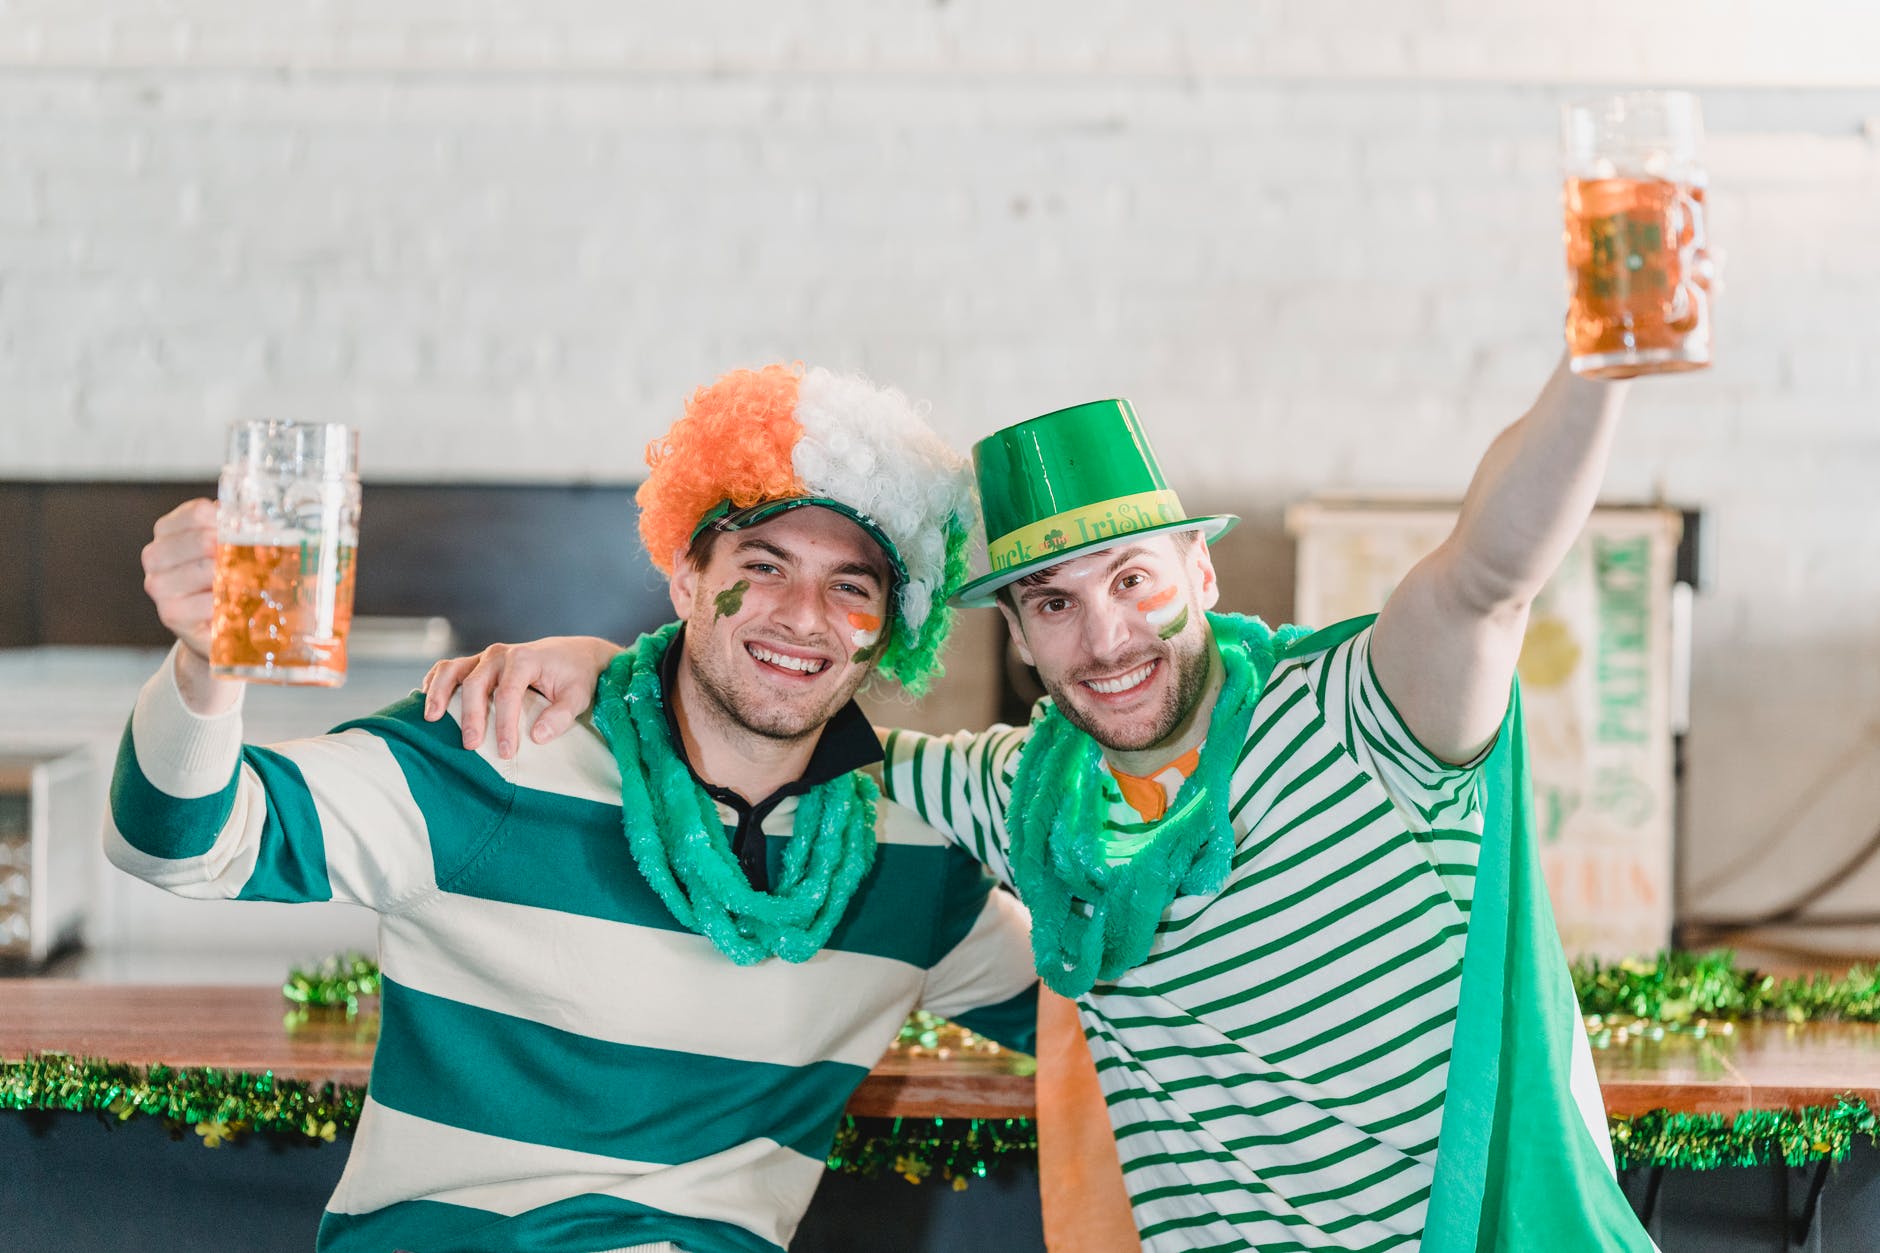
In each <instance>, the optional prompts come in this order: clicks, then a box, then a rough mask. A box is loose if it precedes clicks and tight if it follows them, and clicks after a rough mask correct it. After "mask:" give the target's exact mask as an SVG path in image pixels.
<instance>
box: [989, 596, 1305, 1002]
mask: <svg viewBox="0 0 1880 1253" xmlns="http://www.w3.org/2000/svg"><path fill="white" fill-rule="evenodd" d="M1208 624H1209V626H1210V628H1212V631H1213V634H1214V641H1215V644H1216V645H1217V646H1218V647H1219V649H1220V654H1221V664H1222V667H1223V669H1224V670H1225V677H1224V679H1223V681H1222V684H1221V692H1220V695H1219V696H1218V697H1217V698H1216V700H1215V704H1214V711H1213V715H1212V717H1211V719H1210V721H1209V725H1208V738H1207V741H1206V743H1205V744H1203V745H1202V748H1201V755H1200V761H1199V762H1198V763H1197V764H1196V767H1195V772H1194V773H1193V774H1191V775H1189V776H1188V778H1187V779H1186V780H1185V781H1183V783H1182V786H1181V789H1180V791H1178V792H1177V793H1176V795H1175V801H1174V803H1173V804H1171V805H1170V806H1169V809H1168V812H1167V813H1166V814H1165V815H1163V817H1162V819H1161V821H1160V822H1158V823H1157V824H1156V830H1155V834H1154V835H1153V836H1152V837H1151V839H1150V841H1149V843H1148V844H1147V845H1145V846H1144V847H1143V848H1142V849H1141V850H1140V851H1138V852H1137V853H1135V854H1134V855H1133V856H1132V857H1130V859H1129V860H1128V861H1125V862H1121V863H1119V864H1117V865H1111V864H1110V863H1109V861H1108V860H1107V858H1106V856H1105V848H1104V840H1103V826H1104V823H1105V821H1106V818H1107V815H1106V813H1105V812H1104V808H1105V802H1104V799H1103V788H1102V780H1101V778H1100V771H1101V769H1102V767H1101V765H1100V764H1099V763H1100V761H1101V757H1102V749H1101V748H1099V747H1098V745H1097V742H1096V741H1095V740H1094V739H1092V738H1091V737H1090V736H1089V735H1087V734H1085V733H1084V732H1082V731H1079V730H1078V729H1077V728H1076V727H1073V726H1072V725H1071V724H1070V721H1069V720H1068V719H1067V718H1065V717H1064V715H1063V714H1062V713H1060V712H1059V711H1058V709H1057V707H1056V706H1055V705H1054V704H1052V703H1051V702H1049V701H1046V702H1045V712H1044V714H1043V716H1042V717H1041V718H1040V719H1039V720H1038V721H1037V722H1036V723H1035V724H1034V726H1033V728H1032V733H1031V738H1030V740H1029V741H1028V742H1027V743H1026V745H1025V748H1024V755H1023V756H1022V757H1021V758H1020V760H1019V765H1018V774H1017V776H1016V777H1015V778H1014V779H1013V781H1012V798H1013V803H1012V807H1011V809H1010V810H1009V811H1008V813H1007V818H1006V821H1007V825H1008V827H1009V828H1010V831H1011V836H1012V877H1013V880H1014V881H1015V883H1016V885H1017V887H1018V895H1019V898H1020V899H1021V900H1023V901H1024V902H1025V906H1026V908H1027V909H1029V910H1030V911H1031V945H1032V956H1033V958H1034V959H1035V961H1036V963H1037V968H1038V976H1039V978H1041V979H1043V980H1044V981H1045V983H1046V984H1047V985H1048V986H1049V987H1050V988H1051V989H1052V990H1054V991H1056V992H1057V993H1059V994H1060V995H1062V996H1068V997H1076V996H1079V995H1081V994H1083V993H1085V992H1088V991H1089V990H1090V988H1091V987H1092V985H1094V984H1095V983H1096V981H1097V980H1098V979H1116V978H1119V977H1120V976H1122V974H1123V973H1124V972H1125V971H1128V970H1131V969H1133V968H1135V967H1136V966H1139V965H1141V964H1142V961H1143V959H1144V958H1146V957H1147V956H1148V955H1149V948H1150V946H1151V945H1152V944H1153V943H1154V942H1155V928H1156V924H1157V923H1158V922H1160V921H1161V918H1162V915H1163V913H1164V912H1166V911H1167V909H1168V907H1169V904H1170V903H1171V902H1172V901H1173V900H1174V899H1175V897H1176V896H1178V895H1186V896H1195V895H1209V894H1212V893H1215V892H1218V891H1220V890H1221V889H1222V888H1223V887H1224V886H1226V884H1227V875H1228V871H1229V869H1230V868H1231V866H1232V862H1233V855H1234V824H1233V821H1232V819H1231V818H1230V816H1229V815H1228V812H1227V806H1228V801H1229V795H1228V793H1229V788H1228V779H1229V776H1230V775H1232V773H1233V770H1234V765H1235V763H1236V762H1237V761H1238V760H1239V758H1240V751H1241V749H1242V747H1243V746H1244V744H1245V741H1246V738H1247V728H1248V727H1249V726H1250V725H1251V724H1252V720H1253V707H1254V705H1256V704H1257V703H1258V702H1259V699H1260V693H1261V692H1262V691H1263V690H1264V689H1265V687H1266V679H1267V675H1269V674H1270V673H1272V670H1273V665H1274V663H1275V662H1276V661H1277V660H1278V659H1279V657H1280V655H1281V654H1282V653H1283V652H1284V650H1285V648H1286V646H1287V645H1288V644H1290V643H1291V642H1292V641H1293V640H1295V639H1299V638H1301V637H1303V636H1305V635H1306V634H1307V632H1306V631H1305V630H1304V629H1303V628H1300V627H1282V628H1280V630H1279V631H1277V632H1275V631H1274V630H1272V629H1271V628H1270V627H1268V626H1267V625H1266V624H1265V623H1264V622H1262V621H1260V620H1259V619H1258V618H1247V617H1241V616H1239V615H1237V614H1209V615H1208Z"/></svg>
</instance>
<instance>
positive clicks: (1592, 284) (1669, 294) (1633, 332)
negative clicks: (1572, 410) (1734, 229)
mask: <svg viewBox="0 0 1880 1253" xmlns="http://www.w3.org/2000/svg"><path fill="white" fill-rule="evenodd" d="M1562 131H1563V139H1564V148H1565V158H1566V245H1567V272H1568V287H1569V302H1570V303H1569V306H1568V310H1567V343H1568V348H1569V350H1570V359H1571V363H1572V367H1573V370H1574V372H1575V373H1578V374H1585V375H1588V376H1590V377H1593V378H1631V377H1632V376H1634V375H1638V374H1658V373H1666V372H1670V371H1677V370H1696V369H1701V368H1702V367H1704V366H1706V365H1709V364H1710V279H1711V262H1710V254H1709V252H1708V242H1709V241H1708V223H1707V221H1706V215H1705V206H1704V183H1705V178H1704V171H1703V167H1702V166H1701V165H1700V164H1699V159H1698V147H1699V144H1700V142H1701V132H1702V122H1701V120H1700V118H1699V115H1698V108H1697V99H1696V97H1694V96H1692V95H1691V94H1690V93H1688V92H1682V91H1654V92H1629V93H1625V94H1621V95H1616V96H1609V97H1607V98H1605V99H1603V100H1598V101H1593V102H1590V103H1586V104H1577V105H1569V106H1568V107H1567V109H1566V110H1565V112H1564V114H1563V117H1562Z"/></svg>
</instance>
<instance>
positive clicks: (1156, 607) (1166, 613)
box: [1136, 584, 1188, 640]
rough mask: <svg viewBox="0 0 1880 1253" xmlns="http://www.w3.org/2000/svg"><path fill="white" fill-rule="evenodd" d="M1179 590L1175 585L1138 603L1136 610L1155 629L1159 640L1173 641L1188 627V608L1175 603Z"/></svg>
mask: <svg viewBox="0 0 1880 1253" xmlns="http://www.w3.org/2000/svg"><path fill="white" fill-rule="evenodd" d="M1178 590H1179V589H1178V588H1176V587H1175V585H1174V584H1170V585H1169V586H1167V587H1165V588H1163V589H1162V590H1161V591H1159V592H1157V593H1156V594H1155V595H1153V596H1150V597H1148V598H1146V599H1144V600H1139V601H1137V602H1136V608H1137V609H1139V610H1141V611H1142V613H1143V615H1144V616H1145V617H1147V618H1148V619H1149V625H1150V626H1152V627H1154V628H1155V634H1156V638H1157V639H1164V640H1166V639H1173V638H1174V637H1175V636H1177V635H1180V634H1181V633H1182V628H1183V627H1186V626H1187V625H1188V606H1187V605H1177V604H1176V603H1175V595H1176V593H1177V591H1178Z"/></svg>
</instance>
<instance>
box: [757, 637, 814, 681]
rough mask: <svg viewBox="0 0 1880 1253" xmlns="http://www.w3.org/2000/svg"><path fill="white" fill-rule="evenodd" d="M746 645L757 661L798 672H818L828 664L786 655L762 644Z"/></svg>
mask: <svg viewBox="0 0 1880 1253" xmlns="http://www.w3.org/2000/svg"><path fill="white" fill-rule="evenodd" d="M746 647H747V648H748V649H749V651H750V654H751V656H753V657H755V658H757V659H758V660H759V661H767V662H769V663H770V664H771V665H773V666H780V667H782V668H783V669H785V670H795V671H796V672H798V673H799V674H820V673H821V672H822V671H823V669H824V668H825V667H827V666H828V664H829V663H828V662H826V661H815V660H805V659H804V658H801V657H786V656H784V655H783V654H782V653H773V652H771V651H770V650H769V649H768V648H765V647H764V646H763V645H762V644H750V645H747V646H746Z"/></svg>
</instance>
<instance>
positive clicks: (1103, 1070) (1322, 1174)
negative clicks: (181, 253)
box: [887, 629, 1483, 1253]
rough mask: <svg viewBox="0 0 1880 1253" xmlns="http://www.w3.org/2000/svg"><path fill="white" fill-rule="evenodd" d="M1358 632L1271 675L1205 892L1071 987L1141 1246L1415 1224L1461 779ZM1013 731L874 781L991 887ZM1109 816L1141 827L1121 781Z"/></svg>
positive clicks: (1342, 1244) (1420, 1215) (900, 766)
mask: <svg viewBox="0 0 1880 1253" xmlns="http://www.w3.org/2000/svg"><path fill="white" fill-rule="evenodd" d="M1369 642H1370V631H1369V630H1368V629H1367V630H1365V631H1363V632H1361V633H1359V634H1358V635H1355V636H1353V637H1352V638H1350V639H1348V640H1346V641H1345V642H1344V643H1342V644H1339V645H1337V646H1335V647H1333V648H1331V649H1330V650H1328V651H1324V652H1320V653H1317V654H1314V655H1311V656H1308V657H1304V658H1301V659H1296V660H1287V661H1283V662H1281V663H1280V664H1279V665H1278V666H1277V667H1276V668H1275V670H1274V672H1273V674H1272V675H1271V677H1270V679H1269V681H1268V683H1267V686H1266V689H1265V691H1264V692H1263V693H1262V694H1261V696H1260V698H1259V700H1258V702H1257V704H1256V707H1255V712H1254V715H1253V722H1252V725H1251V728H1250V730H1249V732H1248V736H1247V740H1246V743H1245V744H1244V745H1243V746H1242V749H1241V753H1240V759H1239V762H1238V764H1237V766H1236V767H1235V769H1234V772H1233V775H1232V782H1231V787H1232V800H1231V802H1230V812H1231V813H1232V815H1233V821H1234V827H1235V837H1236V841H1235V851H1234V858H1233V870H1232V873H1231V875H1230V878H1229V880H1228V883H1227V886H1226V887H1225V888H1224V889H1223V890H1222V891H1221V892H1219V893H1218V894H1215V895H1213V896H1181V897H1177V898H1176V900H1175V901H1174V903H1173V904H1172V905H1171V906H1170V908H1169V910H1168V912H1167V913H1166V914H1164V916H1163V918H1162V921H1161V923H1160V925H1159V927H1158V928H1157V937H1156V941H1155V944H1154V946H1153V948H1152V949H1151V951H1150V955H1149V957H1148V959H1147V960H1146V961H1145V962H1144V963H1143V964H1142V965H1141V966H1139V967H1137V968H1136V969H1134V970H1132V971H1130V972H1129V973H1128V974H1126V975H1125V976H1124V977H1123V978H1121V979H1119V980H1117V981H1116V982H1114V983H1108V982H1099V983H1098V984H1097V985H1096V987H1095V988H1093V989H1092V990H1091V991H1090V992H1089V993H1088V994H1086V995H1085V996H1083V997H1081V998H1079V1001H1078V1009H1079V1013H1080V1016H1081V1019H1082V1022H1083V1026H1084V1033H1085V1035H1086V1036H1087V1037H1088V1039H1089V1041H1090V1045H1091V1050H1092V1053H1093V1054H1094V1056H1095V1058H1096V1063H1097V1070H1098V1073H1099V1076H1100V1078H1101V1080H1102V1084H1103V1090H1104V1094H1105V1096H1106V1098H1107V1101H1108V1104H1109V1112H1110V1120H1111V1123H1112V1126H1113V1128H1114V1130H1115V1132H1116V1137H1117V1145H1118V1149H1119V1150H1120V1155H1121V1158H1122V1163H1123V1171H1124V1177H1125V1182H1126V1183H1127V1185H1128V1188H1129V1193H1130V1201H1131V1204H1132V1206H1133V1208H1134V1212H1135V1219H1136V1225H1137V1228H1138V1230H1140V1231H1141V1233H1142V1236H1143V1243H1144V1247H1145V1249H1146V1250H1148V1251H1149V1253H1175V1251H1176V1250H1183V1251H1193V1250H1203V1249H1206V1250H1217V1251H1220V1253H1225V1251H1227V1250H1233V1249H1257V1250H1261V1251H1263V1253H1284V1251H1288V1250H1332V1249H1337V1250H1387V1249H1413V1248H1415V1247H1416V1245H1417V1244H1418V1242H1419V1240H1420V1238H1421V1235H1422V1230H1423V1220H1424V1212H1425V1209H1426V1207H1427V1204H1428V1201H1429V1194H1430V1181H1431V1177H1432V1171H1433V1167H1434V1163H1435V1159H1436V1143H1437V1135H1438V1132H1439V1130H1440V1128H1441V1125H1442V1113H1443V1095H1444V1090H1445V1086H1446V1084H1447V1082H1448V1063H1449V1050H1450V1043H1451V1039H1452V1037H1453V1034H1454V1027H1455V1016H1456V1005H1457V998H1458V993H1459V990H1460V984H1461V973H1462V954H1463V946H1464V939H1465V936H1466V934H1467V930H1468V918H1469V903H1470V899H1471V896H1472V889H1473V885H1474V877H1475V867H1476V859H1477V854H1478V852H1479V850H1480V847H1481V835H1482V830H1483V815H1482V812H1481V809H1480V799H1481V787H1480V786H1479V785H1480V779H1479V777H1478V772H1477V770H1476V769H1475V768H1474V767H1473V766H1469V767H1456V766H1451V765H1447V764H1445V763H1443V762H1441V761H1439V760H1437V759H1436V758H1435V757H1434V756H1433V755H1431V754H1430V753H1429V752H1427V751H1426V750H1425V749H1424V748H1423V747H1422V746H1421V745H1419V744H1418V743H1417V741H1416V739H1415V737H1413V736H1412V735H1411V734H1410V732H1409V730H1408V729H1407V728H1406V727H1405V725H1404V723H1403V720H1402V719H1401V718H1400V717H1399V716H1398V715H1397V713H1396V711H1395V710H1394V709H1393V708H1392V707H1391V704H1390V701H1389V700H1388V699H1387V698H1386V697H1385V695H1384V692H1383V689H1382V688H1381V687H1380V686H1379V684H1378V682H1377V678H1376V674H1375V673H1374V672H1373V670H1372V669H1371V665H1370V660H1369V653H1368V647H1369ZM1034 720H1035V719H1034ZM1028 734H1029V729H1028V728H1009V727H1003V728H994V729H993V730H991V731H988V732H986V733H984V734H982V735H971V734H960V735H954V736H950V737H945V738H939V737H926V736H920V735H914V734H910V733H898V734H896V735H895V736H893V737H891V739H890V741H889V744H888V767H889V768H888V773H887V779H888V791H889V794H890V795H892V796H895V797H896V798H897V799H899V800H900V801H902V803H904V804H910V805H912V806H913V807H914V808H916V809H917V810H919V811H920V812H921V814H922V815H923V816H924V817H926V818H927V819H928V821H930V822H932V823H933V824H934V825H935V826H937V827H939V828H940V829H941V830H943V831H945V832H947V833H948V834H950V835H951V836H953V837H954V838H955V839H957V840H959V841H960V842H961V843H962V844H963V845H964V846H965V847H966V848H967V849H968V850H969V851H970V852H972V853H973V854H974V855H975V856H977V857H978V858H979V859H980V860H981V861H983V862H985V863H986V864H987V865H988V866H989V867H991V868H992V870H993V871H994V873H996V874H997V875H999V877H1000V878H1002V879H1004V880H1005V881H1006V882H1008V883H1009V882H1011V878H1012V875H1011V868H1010V866H1009V864H1008V861H1007V854H1008V849H1009V838H1008V835H1007V830H1006V825H1005V813H1006V810H1007V809H1008V807H1009V806H1010V805H1011V804H1012V803H1013V797H1012V794H1011V792H1012V780H1013V777H1014V775H1015V774H1016V772H1017V769H1018V760H1019V755H1020V754H1019V750H1020V749H1021V748H1022V747H1023V745H1024V743H1025V741H1026V739H1027V736H1028ZM1111 791H1112V793H1114V788H1113V787H1112V789H1111ZM1110 821H1111V823H1112V824H1113V825H1114V826H1131V825H1139V824H1140V823H1141V819H1140V818H1139V817H1138V816H1137V815H1136V814H1135V812H1134V811H1133V810H1130V809H1128V808H1127V807H1126V806H1124V805H1123V804H1122V803H1121V799H1120V795H1117V796H1116V797H1115V803H1114V806H1113V808H1112V811H1111V819H1110Z"/></svg>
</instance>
